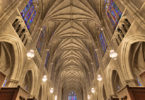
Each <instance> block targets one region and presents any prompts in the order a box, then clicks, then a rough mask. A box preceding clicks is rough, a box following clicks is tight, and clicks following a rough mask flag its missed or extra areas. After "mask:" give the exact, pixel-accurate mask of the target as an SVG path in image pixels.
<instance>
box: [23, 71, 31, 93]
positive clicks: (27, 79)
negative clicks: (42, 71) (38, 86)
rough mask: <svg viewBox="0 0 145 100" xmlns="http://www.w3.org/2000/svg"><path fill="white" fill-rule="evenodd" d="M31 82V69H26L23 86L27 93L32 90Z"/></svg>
mask: <svg viewBox="0 0 145 100" xmlns="http://www.w3.org/2000/svg"><path fill="white" fill-rule="evenodd" d="M32 82H33V77H32V71H31V70H29V71H27V73H26V75H25V78H24V81H23V87H24V89H25V90H27V91H28V92H29V93H31V90H32Z"/></svg>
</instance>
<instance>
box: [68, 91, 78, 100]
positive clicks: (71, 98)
mask: <svg viewBox="0 0 145 100" xmlns="http://www.w3.org/2000/svg"><path fill="white" fill-rule="evenodd" d="M68 100H77V96H76V94H75V93H74V92H71V93H69V95H68Z"/></svg>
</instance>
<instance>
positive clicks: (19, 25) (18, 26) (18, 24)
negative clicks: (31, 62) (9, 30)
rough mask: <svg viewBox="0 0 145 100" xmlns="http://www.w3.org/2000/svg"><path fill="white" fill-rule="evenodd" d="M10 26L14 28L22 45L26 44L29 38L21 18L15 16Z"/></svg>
mask: <svg viewBox="0 0 145 100" xmlns="http://www.w3.org/2000/svg"><path fill="white" fill-rule="evenodd" d="M12 26H13V28H14V29H15V31H16V33H17V34H18V36H19V38H20V39H21V41H22V42H23V44H24V46H26V45H27V43H28V40H29V39H28V35H27V29H26V27H25V24H24V22H23V19H21V18H16V19H15V20H14V22H13V23H12Z"/></svg>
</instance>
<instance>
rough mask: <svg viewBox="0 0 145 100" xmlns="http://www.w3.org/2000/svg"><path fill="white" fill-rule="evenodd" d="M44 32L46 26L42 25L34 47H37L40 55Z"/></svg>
mask: <svg viewBox="0 0 145 100" xmlns="http://www.w3.org/2000/svg"><path fill="white" fill-rule="evenodd" d="M45 33H46V27H43V29H42V31H41V33H40V36H39V39H38V42H37V45H36V48H37V50H38V52H39V54H40V55H41V49H42V46H43V43H44V42H43V40H44V37H45Z"/></svg>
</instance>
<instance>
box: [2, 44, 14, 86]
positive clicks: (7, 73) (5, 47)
mask: <svg viewBox="0 0 145 100" xmlns="http://www.w3.org/2000/svg"><path fill="white" fill-rule="evenodd" d="M14 64H15V51H14V48H13V45H12V44H10V43H7V42H0V69H1V72H3V73H1V75H0V80H1V84H2V85H0V86H2V87H5V86H8V84H9V80H10V77H11V75H12V71H13V70H14Z"/></svg>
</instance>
